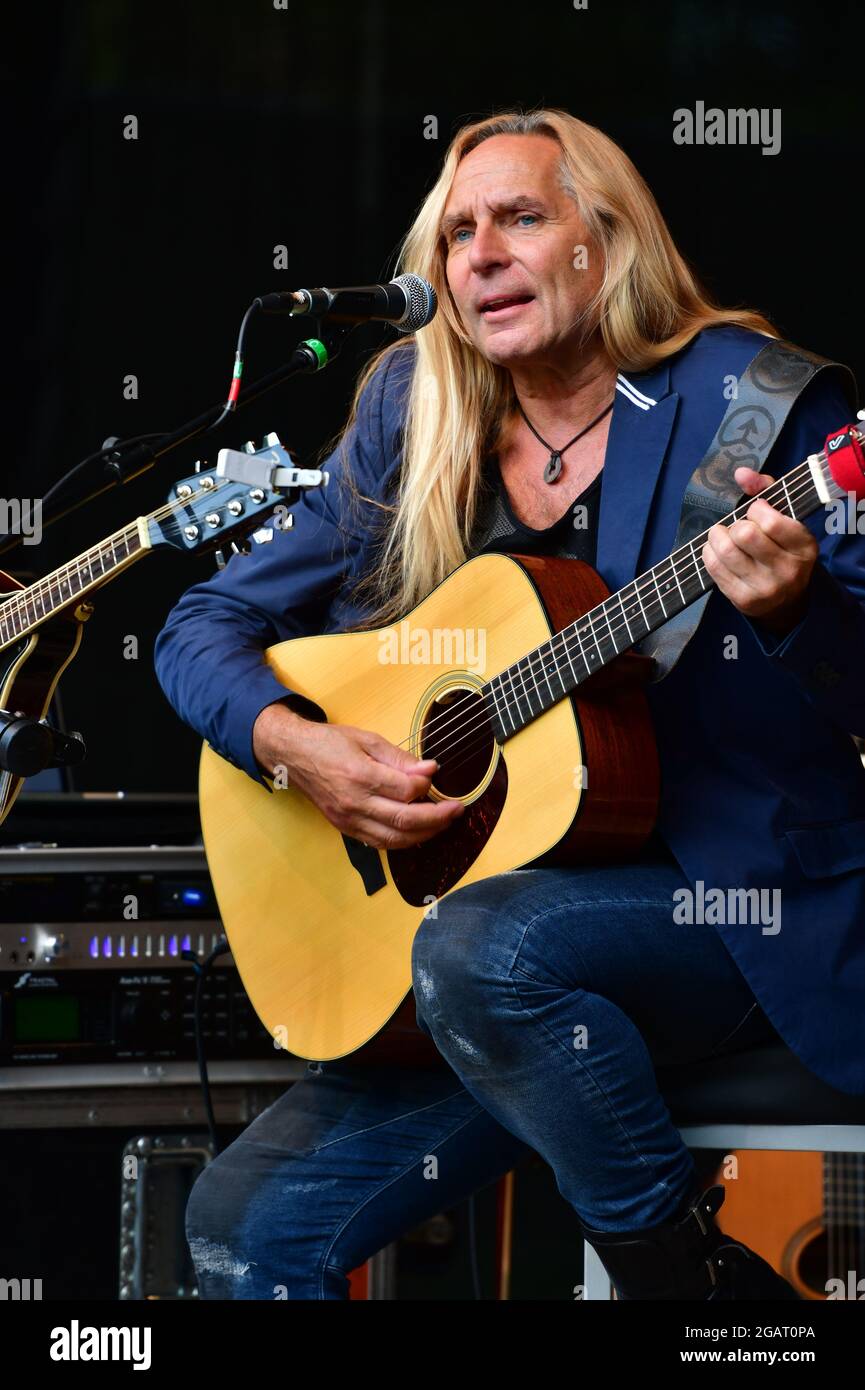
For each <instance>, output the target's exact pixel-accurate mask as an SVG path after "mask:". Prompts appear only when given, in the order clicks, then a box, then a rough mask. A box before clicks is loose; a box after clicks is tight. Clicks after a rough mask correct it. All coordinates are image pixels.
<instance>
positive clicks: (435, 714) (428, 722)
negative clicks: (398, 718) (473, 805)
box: [420, 688, 495, 797]
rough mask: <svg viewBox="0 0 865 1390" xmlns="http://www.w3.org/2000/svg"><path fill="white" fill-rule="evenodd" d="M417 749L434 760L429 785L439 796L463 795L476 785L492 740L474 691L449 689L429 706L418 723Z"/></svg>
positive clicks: (490, 752) (484, 772) (482, 775)
mask: <svg viewBox="0 0 865 1390" xmlns="http://www.w3.org/2000/svg"><path fill="white" fill-rule="evenodd" d="M421 749H422V753H421V755H420V756H421V757H424V758H437V759H438V762H439V764H440V766H439V770H438V772H437V773H436V775H435V778H434V780H433V786H434V787H435V789H436V791H437V792H438V793H439V794H440V795H441V796H445V797H457V796H459V797H465V796H468V795H469V794H470V793H471V792H473V791H474V789H475V788H476V787H477V786H479V785H480V783H481V782H482V781H483V780H484V778H485V777H486V775H487V772H488V771H489V767H490V763H491V762H492V758H493V754H494V753H495V740H494V738H493V731H492V727H491V725H490V721H489V719H488V717H487V713H486V709H485V707H484V702H483V699H482V697H481V696H480V695H479V694H478V693H477V691H474V690H467V689H465V688H462V689H455V690H449V691H447V692H446V694H444V695H442V696H440V697H439V698H438V699H437V700H435V701H434V702H433V704H432V705H430V707H429V709H428V710H427V712H426V716H425V717H424V721H423V724H422V726H421Z"/></svg>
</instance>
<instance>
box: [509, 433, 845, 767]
mask: <svg viewBox="0 0 865 1390" xmlns="http://www.w3.org/2000/svg"><path fill="white" fill-rule="evenodd" d="M760 496H761V497H763V498H765V500H766V501H767V502H769V503H770V504H771V505H772V506H773V507H775V508H776V509H777V510H778V511H780V512H783V513H784V514H785V516H790V517H793V518H794V519H795V520H796V521H802V520H803V519H804V518H805V517H806V516H810V514H811V513H812V512H815V511H816V510H817V509H818V508H819V507H821V506H823V505H824V504H825V503H827V502H830V501H832V500H833V499H835V498H839V497H844V496H845V494H844V492H843V490H842V489H841V488H840V487H839V486H838V484H837V483H836V482H835V481H834V479H833V478H832V475H831V472H830V471H829V463H828V460H827V457H826V454H825V452H821V453H819V454H812V455H811V457H810V458H809V459H807V460H806V461H805V462H804V463H801V464H799V466H798V467H796V468H793V469H791V470H790V472H789V473H786V474H785V475H784V477H783V478H781V479H780V480H779V481H778V482H777V483H773V484H771V486H769V487H768V488H766V489H765V490H764V491H763V492H762V493H760ZM753 501H754V498H753V497H748V498H747V499H746V500H745V501H744V502H742V503H741V504H740V505H739V506H738V507H736V508H735V510H734V511H732V512H730V513H729V514H728V515H727V516H725V517H723V518H722V519H721V525H723V526H731V525H732V524H733V522H734V521H738V520H739V518H740V517H743V516H744V515H745V513H746V512H747V510H748V508H749V506H750V505H751V503H752V502H753ZM708 534H709V532H708V529H707V530H706V531H703V532H702V533H701V534H700V535H698V536H695V537H694V539H693V540H691V541H689V542H688V543H687V545H683V546H680V547H679V548H678V549H677V550H674V551H673V552H672V554H670V555H668V556H667V557H666V559H664V560H661V562H660V563H659V564H657V565H655V566H654V567H653V568H652V569H650V570H647V571H646V573H645V574H641V575H640V576H639V578H637V579H634V580H633V581H632V582H631V583H630V584H626V585H625V587H624V588H623V589H620V590H619V591H618V593H615V594H612V595H611V596H610V597H609V598H607V599H604V601H603V603H599V604H597V606H596V607H595V608H592V609H590V610H589V612H588V613H584V614H583V616H582V617H580V618H578V619H577V620H576V621H575V622H573V623H571V624H570V626H569V627H566V628H563V629H562V631H561V632H557V633H556V634H555V635H554V636H553V637H551V638H550V639H549V641H547V642H544V643H543V644H542V645H541V646H540V647H536V648H535V650H534V651H531V652H528V653H527V655H526V656H524V657H521V658H520V660H519V661H517V662H516V663H515V664H514V665H512V666H508V667H507V668H506V669H505V670H504V671H502V672H500V673H499V675H497V676H493V677H492V679H491V680H489V681H487V682H486V684H485V685H484V687H483V695H484V699H485V703H486V707H487V711H488V714H489V716H490V719H491V721H492V725H493V730H494V733H495V737H496V740H497V742H499V743H503V742H505V741H506V740H507V739H508V738H511V737H512V736H513V735H514V734H516V733H518V732H519V730H520V729H522V728H524V727H525V726H526V725H527V724H529V723H530V722H531V721H532V720H533V719H537V718H538V716H539V715H541V714H543V713H544V712H545V711H546V710H548V709H551V708H552V707H553V705H556V704H558V702H559V701H560V700H563V699H564V698H565V696H566V695H570V694H571V693H572V692H573V691H574V690H576V689H577V688H578V687H579V686H580V685H582V683H583V681H586V680H588V679H589V677H590V676H592V675H593V674H594V673H595V672H596V671H599V670H600V669H601V668H602V667H603V666H607V665H608V664H609V663H610V662H611V661H614V660H615V659H616V657H617V656H620V655H621V653H622V652H624V651H627V650H628V649H629V648H630V647H632V646H633V645H634V644H635V643H636V642H639V641H640V640H641V638H643V637H646V636H647V635H648V634H649V633H650V632H654V631H655V629H656V628H659V627H663V625H664V623H665V622H667V620H668V619H670V618H673V617H675V615H676V614H677V613H680V612H681V611H682V609H683V608H687V607H688V606H689V604H692V603H694V602H695V601H696V600H697V599H698V598H700V597H701V595H702V594H705V593H707V592H708V591H709V590H710V589H711V588H712V587H713V581H712V579H711V576H710V575H709V573H708V571H707V569H706V566H705V565H704V563H703V560H702V558H701V552H702V549H703V546H704V544H705V542H706V538H707V536H708Z"/></svg>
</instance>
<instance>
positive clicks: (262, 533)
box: [252, 526, 273, 545]
mask: <svg viewBox="0 0 865 1390" xmlns="http://www.w3.org/2000/svg"><path fill="white" fill-rule="evenodd" d="M252 539H253V540H254V541H255V544H256V545H267V544H268V542H269V541H272V540H273V527H272V526H260V527H259V528H258V530H257V531H253V533H252Z"/></svg>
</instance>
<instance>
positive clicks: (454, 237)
mask: <svg viewBox="0 0 865 1390" xmlns="http://www.w3.org/2000/svg"><path fill="white" fill-rule="evenodd" d="M526 217H528V218H529V219H530V221H531V224H532V225H534V224H535V223H536V222H538V220H539V219H538V214H537V213H536V212H520V213H518V214H517V221H518V222H522V221H523V220H524V218H526ZM468 231H469V229H468V227H458V228H457V229H456V231H455V232H454V233H453V234H452V240H453V241H455V242H456V243H457V244H458V245H460V246H463V245H465V243H464V242H462V241H460V238H461V236H462V235H463V233H464V232H465V233H466V234H468Z"/></svg>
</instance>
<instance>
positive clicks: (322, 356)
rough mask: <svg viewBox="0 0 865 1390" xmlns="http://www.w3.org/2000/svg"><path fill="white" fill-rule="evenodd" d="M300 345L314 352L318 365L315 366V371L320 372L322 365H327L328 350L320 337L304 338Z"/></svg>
mask: <svg viewBox="0 0 865 1390" xmlns="http://www.w3.org/2000/svg"><path fill="white" fill-rule="evenodd" d="M300 346H301V347H308V348H310V349H311V350H312V351H313V352H314V353H315V355H316V357H317V358H318V366H317V367H316V371H317V372H320V371H321V369H322V367H326V366H327V363H328V351H327V348H326V347H325V345H324V343H323V342H322V341H321V339H320V338H304V340H303V342H302V343H301V344H300Z"/></svg>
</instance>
